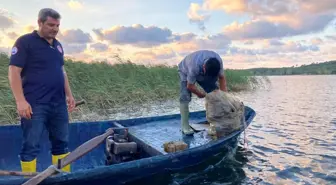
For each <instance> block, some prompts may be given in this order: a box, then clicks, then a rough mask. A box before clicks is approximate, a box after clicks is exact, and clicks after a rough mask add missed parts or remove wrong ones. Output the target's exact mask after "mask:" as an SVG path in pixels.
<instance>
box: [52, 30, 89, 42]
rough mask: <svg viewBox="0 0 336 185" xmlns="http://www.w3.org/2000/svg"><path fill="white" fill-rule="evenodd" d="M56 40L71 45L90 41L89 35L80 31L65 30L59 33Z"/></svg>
mask: <svg viewBox="0 0 336 185" xmlns="http://www.w3.org/2000/svg"><path fill="white" fill-rule="evenodd" d="M58 38H59V39H60V40H61V41H62V42H67V43H73V44H85V43H89V42H91V41H92V37H91V36H90V34H89V33H84V32H83V31H82V30H81V29H71V30H65V31H63V32H60V33H59V36H58Z"/></svg>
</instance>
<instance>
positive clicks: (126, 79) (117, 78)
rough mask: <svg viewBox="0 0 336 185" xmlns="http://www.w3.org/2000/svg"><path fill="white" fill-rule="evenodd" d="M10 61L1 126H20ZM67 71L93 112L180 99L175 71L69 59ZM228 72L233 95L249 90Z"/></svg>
mask: <svg viewBox="0 0 336 185" xmlns="http://www.w3.org/2000/svg"><path fill="white" fill-rule="evenodd" d="M8 61H9V58H8V56H7V55H5V54H1V55H0V62H1V67H0V123H17V121H18V120H17V115H16V111H15V109H16V106H15V102H14V99H13V96H12V92H11V90H10V88H9V83H8V77H7V75H8ZM65 68H66V71H67V74H68V76H69V80H70V85H71V89H72V92H73V94H74V96H75V98H76V100H80V99H85V100H86V102H87V105H85V106H86V107H87V108H88V109H90V110H92V111H101V110H107V109H110V108H111V107H114V108H115V107H123V106H127V105H130V104H133V105H134V104H142V103H148V102H157V101H164V100H168V99H176V100H177V99H178V95H179V77H178V73H177V68H176V67H167V66H150V67H147V66H144V65H136V64H134V63H131V62H124V63H120V64H115V65H110V64H107V63H104V62H96V63H84V62H80V61H73V60H70V59H67V60H66V62H65ZM225 72H226V77H227V82H228V88H229V90H231V91H241V90H246V89H247V88H248V87H249V84H250V83H251V81H250V79H251V78H253V76H250V74H247V73H246V72H242V71H234V70H226V71H225Z"/></svg>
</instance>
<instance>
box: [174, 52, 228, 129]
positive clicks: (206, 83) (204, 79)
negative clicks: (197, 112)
mask: <svg viewBox="0 0 336 185" xmlns="http://www.w3.org/2000/svg"><path fill="white" fill-rule="evenodd" d="M178 73H179V77H180V113H181V127H182V133H184V134H185V135H192V134H193V133H194V131H193V129H192V128H191V127H190V125H189V103H190V101H191V93H193V94H195V95H197V96H198V97H199V98H204V97H205V95H206V94H205V93H210V92H212V91H213V90H216V89H218V86H217V84H216V82H217V80H218V81H219V89H220V90H222V91H227V88H226V79H225V75H224V70H223V62H222V59H221V57H220V56H219V55H218V54H217V53H216V52H214V51H209V50H199V51H195V52H193V53H191V54H189V55H187V56H186V57H185V58H184V59H183V60H182V61H181V62H180V63H179V64H178ZM196 82H197V83H198V84H199V85H200V86H201V87H202V88H203V90H204V91H205V93H203V92H201V91H199V90H198V89H197V87H196Z"/></svg>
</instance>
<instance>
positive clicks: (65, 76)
mask: <svg viewBox="0 0 336 185" xmlns="http://www.w3.org/2000/svg"><path fill="white" fill-rule="evenodd" d="M62 69H63V74H64V82H65V84H64V88H65V94H66V96H67V97H72V92H71V88H70V84H69V79H68V75H67V73H66V71H65V69H64V66H62Z"/></svg>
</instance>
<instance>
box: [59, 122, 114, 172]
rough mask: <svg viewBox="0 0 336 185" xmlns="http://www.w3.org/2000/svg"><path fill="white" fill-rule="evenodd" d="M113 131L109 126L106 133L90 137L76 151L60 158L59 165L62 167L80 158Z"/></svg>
mask: <svg viewBox="0 0 336 185" xmlns="http://www.w3.org/2000/svg"><path fill="white" fill-rule="evenodd" d="M113 133H114V131H113V129H112V128H109V129H107V130H106V132H105V133H104V134H102V135H99V136H96V137H94V138H92V139H90V140H89V141H86V142H85V143H83V144H82V145H80V146H79V147H78V148H76V149H75V150H74V151H72V152H71V153H70V154H69V155H67V156H66V157H64V158H63V159H60V160H59V166H58V167H59V168H60V169H61V168H63V167H65V166H66V165H68V164H70V163H72V162H73V161H75V160H77V159H78V158H80V157H82V156H83V155H85V154H86V153H88V152H90V151H91V150H92V149H93V148H95V147H97V146H98V145H99V144H100V143H102V142H103V141H104V140H105V138H107V137H108V136H109V135H111V134H113Z"/></svg>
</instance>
